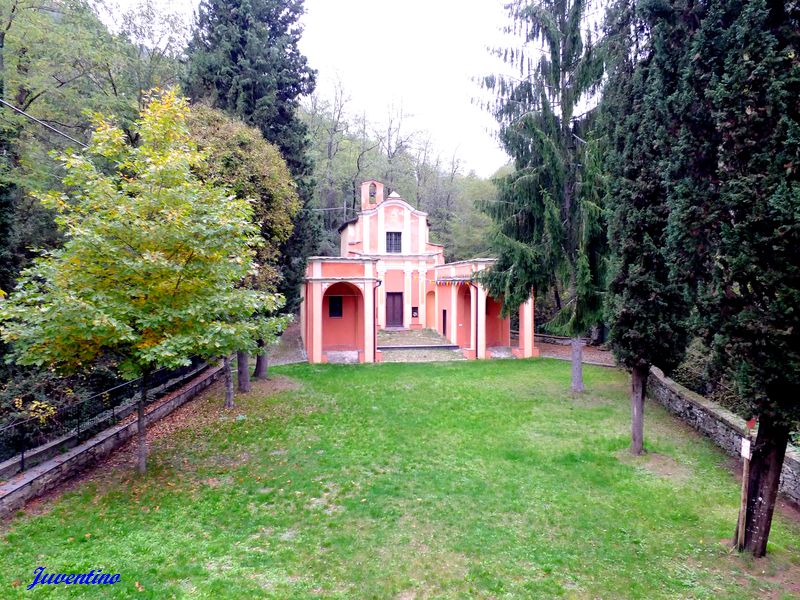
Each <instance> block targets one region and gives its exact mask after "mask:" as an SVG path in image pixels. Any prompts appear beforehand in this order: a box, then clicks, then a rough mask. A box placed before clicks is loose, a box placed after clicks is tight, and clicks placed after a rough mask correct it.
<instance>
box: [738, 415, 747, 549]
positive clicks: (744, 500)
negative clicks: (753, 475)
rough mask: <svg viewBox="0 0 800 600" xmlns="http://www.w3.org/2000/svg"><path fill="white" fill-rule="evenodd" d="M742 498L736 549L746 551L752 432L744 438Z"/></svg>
mask: <svg viewBox="0 0 800 600" xmlns="http://www.w3.org/2000/svg"><path fill="white" fill-rule="evenodd" d="M742 446H743V448H742V497H741V504H740V506H739V523H738V525H737V527H736V534H737V535H736V549H737V550H739V551H740V552H741V551H742V550H744V534H745V528H746V527H747V488H748V486H749V483H750V430H749V429H748V430H747V437H745V438H742Z"/></svg>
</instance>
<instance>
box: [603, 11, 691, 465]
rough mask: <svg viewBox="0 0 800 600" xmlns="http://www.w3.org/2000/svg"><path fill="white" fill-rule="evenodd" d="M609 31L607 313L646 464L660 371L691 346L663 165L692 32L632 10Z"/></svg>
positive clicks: (676, 19)
mask: <svg viewBox="0 0 800 600" xmlns="http://www.w3.org/2000/svg"><path fill="white" fill-rule="evenodd" d="M608 26H609V28H611V29H612V32H610V33H609V34H608V36H607V38H606V40H607V41H608V42H612V41H615V42H619V43H618V44H616V45H615V47H614V48H609V53H608V54H607V56H608V59H609V63H608V65H609V66H608V72H609V79H608V82H607V84H606V85H605V87H604V88H603V100H602V117H601V122H602V127H601V128H602V131H603V132H604V134H605V136H606V145H605V148H604V149H605V168H606V174H607V176H608V180H609V194H608V197H607V200H606V204H607V207H608V210H609V241H610V250H611V264H612V269H611V271H612V273H611V278H610V282H609V293H608V298H607V307H608V315H609V325H610V345H611V347H612V349H613V351H614V354H615V356H616V358H617V360H618V361H619V362H620V363H621V364H623V365H624V366H625V367H626V368H627V369H629V370H630V371H631V452H632V453H634V454H641V453H642V452H644V394H645V389H646V386H647V377H648V374H649V371H650V366H651V365H653V364H657V365H658V366H659V367H661V368H662V369H665V370H666V371H669V370H670V369H671V368H672V367H674V366H676V365H677V363H678V362H679V360H680V358H681V356H682V355H683V351H684V348H685V345H686V326H685V317H686V313H687V311H688V308H687V306H686V302H685V294H684V291H683V288H682V286H681V285H680V283H678V282H677V281H675V280H674V279H673V278H672V276H671V273H670V269H669V265H668V261H667V257H666V255H665V246H666V235H667V233H666V227H667V219H668V214H669V208H668V203H667V190H666V187H665V185H664V178H663V177H662V165H663V163H664V162H665V161H668V160H669V159H670V156H671V153H672V151H673V150H672V149H673V146H674V143H675V141H676V140H675V139H674V134H673V133H672V132H671V131H670V130H669V127H668V126H669V123H670V122H671V118H672V115H671V114H670V105H669V98H670V95H671V94H672V93H673V91H674V90H675V89H676V87H677V86H678V83H679V79H680V72H681V66H682V63H683V62H684V61H685V58H686V55H687V52H686V49H685V44H686V39H687V33H688V31H687V28H686V21H685V19H684V15H683V13H681V12H680V11H679V10H678V7H677V5H676V4H672V5H658V6H657V7H656V6H651V7H647V6H645V7H642V8H640V10H639V11H638V12H636V11H635V10H634V6H633V3H632V2H630V1H629V0H623V1H622V2H619V3H618V4H616V5H615V6H613V7H612V8H611V10H610V11H609V21H608ZM645 31H648V32H649V36H648V37H647V38H646V41H647V43H646V49H645V50H644V51H643V52H640V51H639V50H638V49H639V48H641V47H642V46H645V44H644V41H645V38H644V36H643V32H645ZM641 53H643V54H644V55H643V56H641V57H640V56H639V55H640V54H641Z"/></svg>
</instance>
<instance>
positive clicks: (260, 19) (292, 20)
mask: <svg viewBox="0 0 800 600" xmlns="http://www.w3.org/2000/svg"><path fill="white" fill-rule="evenodd" d="M302 14H303V2H302V0H289V1H285V0H203V2H201V4H200V8H199V9H198V13H197V20H196V23H195V29H194V31H193V35H192V38H191V40H190V42H189V47H188V51H187V54H188V66H187V73H186V76H185V81H184V87H185V90H186V93H187V94H188V95H189V96H190V97H192V98H193V99H195V100H205V101H207V102H209V103H210V104H211V106H213V107H214V108H219V109H221V110H223V111H224V112H226V113H228V114H229V115H232V116H235V117H238V118H240V119H241V120H242V121H244V122H245V123H246V124H247V125H251V126H253V127H257V128H258V129H259V130H260V131H261V133H262V134H263V135H264V137H265V138H266V139H267V140H268V141H269V142H271V143H273V144H275V145H276V146H277V147H278V148H279V149H280V151H281V153H282V154H283V158H284V159H285V160H286V163H287V165H288V166H289V170H290V171H291V173H292V176H293V177H294V178H295V181H296V183H297V190H298V194H299V196H300V199H301V200H302V202H303V207H302V208H303V210H302V211H301V212H298V213H297V220H296V223H295V227H294V231H293V232H292V235H291V237H290V238H289V239H288V240H287V241H286V242H285V243H284V244H283V247H282V248H281V259H282V262H281V274H282V276H283V280H282V281H281V283H280V287H279V289H280V290H281V291H282V292H283V293H284V294H285V296H286V298H287V309H288V310H290V311H293V310H295V309H296V308H297V306H299V289H300V283H301V281H302V279H303V277H304V276H305V262H306V260H305V259H306V257H308V256H309V255H310V254H313V253H314V252H315V249H316V247H317V244H318V243H319V239H320V237H321V235H320V234H321V232H320V223H319V217H318V215H317V214H316V213H315V212H314V211H312V210H309V209H311V208H313V204H312V199H313V198H312V194H313V191H312V190H313V184H312V181H311V176H312V169H313V165H312V164H311V161H310V160H309V155H308V149H309V142H308V131H307V128H306V125H305V124H304V123H303V121H302V120H301V119H300V117H299V115H298V108H299V98H300V96H302V95H306V94H310V93H311V92H312V91H313V90H314V85H315V80H316V72H315V71H314V70H313V69H311V68H310V67H309V66H308V64H307V61H306V58H305V56H303V54H302V53H301V52H300V50H299V48H298V43H299V41H300V36H301V34H302V31H303V30H302V27H301V26H300V25H299V23H298V21H299V19H300V17H301V16H302Z"/></svg>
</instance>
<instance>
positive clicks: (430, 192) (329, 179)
mask: <svg viewBox="0 0 800 600" xmlns="http://www.w3.org/2000/svg"><path fill="white" fill-rule="evenodd" d="M353 104H354V102H353V101H352V100H351V99H350V97H349V96H348V95H347V92H346V91H345V90H344V89H342V87H341V86H337V87H336V90H335V92H334V94H333V97H332V98H323V97H320V96H318V95H313V96H311V97H310V98H309V99H308V101H307V102H306V103H305V105H304V107H303V112H302V115H303V120H304V121H305V122H306V123H307V125H308V129H309V133H310V135H311V139H312V147H311V153H312V156H313V158H314V163H315V165H316V168H315V171H314V177H315V180H316V187H315V194H316V195H315V198H316V204H317V207H318V210H319V212H321V213H322V215H323V217H322V218H323V225H324V230H325V238H324V240H323V241H322V243H321V245H320V249H319V250H320V253H321V254H323V255H329V254H337V253H338V249H339V240H338V232H337V228H338V227H339V225H341V224H342V223H343V222H344V221H346V220H348V219H351V218H353V216H355V211H356V209H357V208H358V203H359V200H358V189H359V184H360V183H361V182H362V181H364V180H366V179H377V180H379V181H382V182H383V183H385V184H386V188H385V193H386V194H390V193H392V192H393V191H396V192H397V193H398V194H400V195H401V196H402V197H403V198H404V199H405V200H407V201H408V202H409V203H411V205H412V206H414V207H416V208H419V209H420V210H423V211H425V212H427V213H428V215H429V219H430V224H431V238H432V241H434V242H436V243H439V244H444V246H445V257H446V258H447V260H462V259H466V258H473V257H475V256H484V255H486V253H487V252H488V249H489V246H490V231H491V226H490V225H491V222H490V219H489V217H488V215H487V214H486V213H485V212H484V211H483V207H485V206H486V205H487V204H489V203H493V202H495V201H496V191H495V187H494V184H493V183H492V182H491V180H489V179H483V178H481V177H479V176H478V175H476V174H475V173H474V172H471V171H466V169H465V168H464V166H463V165H462V163H461V161H460V160H459V158H458V155H444V154H442V153H441V152H439V151H438V150H437V149H436V147H435V146H434V142H433V141H432V139H431V136H430V133H428V132H423V131H416V130H414V129H412V128H411V126H409V124H408V121H409V119H408V118H407V116H406V115H404V114H403V111H402V110H401V109H397V110H395V109H392V110H390V111H389V114H387V115H385V116H384V117H383V118H382V119H381V115H365V114H363V113H361V114H358V113H355V112H353V109H352V105H353ZM373 119H375V120H373Z"/></svg>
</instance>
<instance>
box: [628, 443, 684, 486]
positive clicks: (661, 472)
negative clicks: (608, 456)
mask: <svg viewBox="0 0 800 600" xmlns="http://www.w3.org/2000/svg"><path fill="white" fill-rule="evenodd" d="M617 458H618V459H619V461H620V462H621V463H624V464H626V465H632V466H634V467H636V468H638V469H644V470H645V471H648V472H650V473H653V474H654V475H658V476H660V477H665V478H668V479H673V480H675V481H687V480H688V479H689V477H691V475H692V470H691V468H690V467H689V466H687V465H684V464H681V463H679V462H678V461H676V460H675V459H674V458H672V457H671V456H667V455H666V454H659V453H658V452H647V453H646V454H643V455H642V456H634V455H633V454H631V453H630V452H629V451H628V450H627V449H624V450H620V451H619V452H617Z"/></svg>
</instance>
